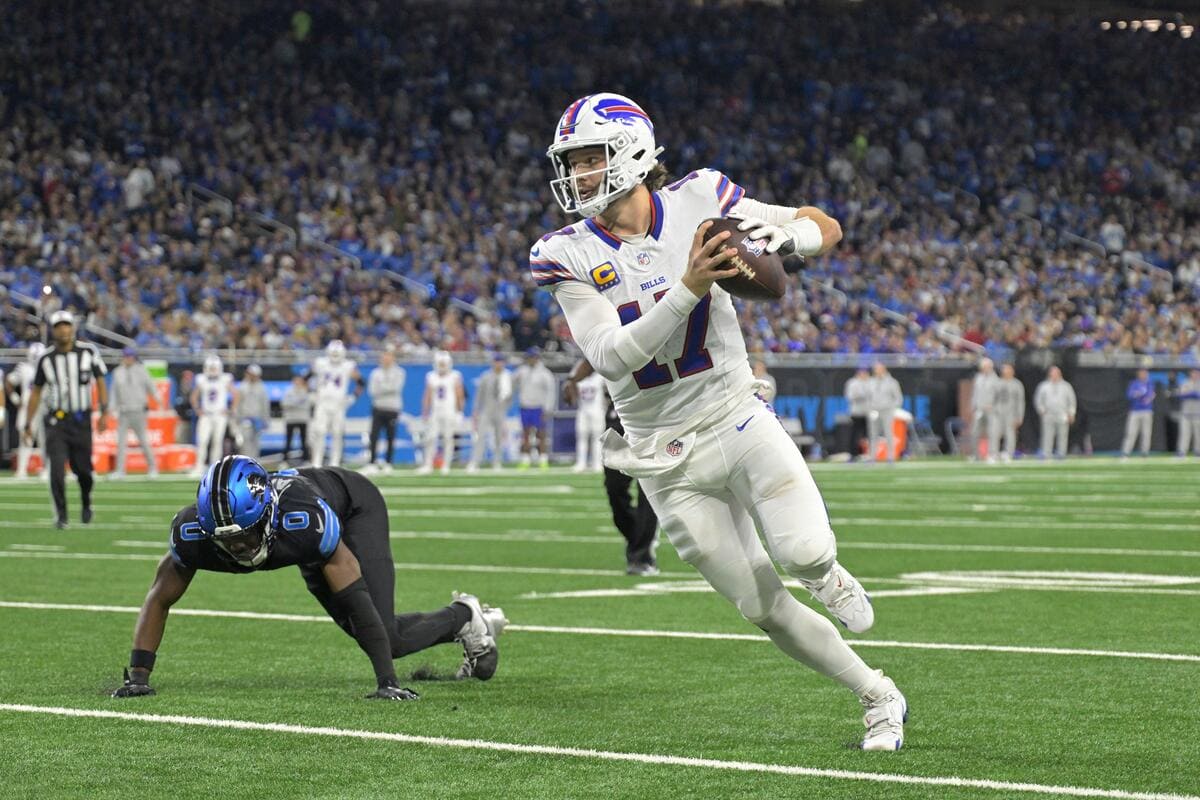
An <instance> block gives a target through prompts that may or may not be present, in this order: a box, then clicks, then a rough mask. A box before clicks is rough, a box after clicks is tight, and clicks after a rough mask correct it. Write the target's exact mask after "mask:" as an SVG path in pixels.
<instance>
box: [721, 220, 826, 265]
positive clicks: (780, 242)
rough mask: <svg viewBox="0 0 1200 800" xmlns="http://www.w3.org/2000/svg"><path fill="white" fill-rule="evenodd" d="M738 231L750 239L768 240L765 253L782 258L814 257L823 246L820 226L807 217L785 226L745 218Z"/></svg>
mask: <svg viewBox="0 0 1200 800" xmlns="http://www.w3.org/2000/svg"><path fill="white" fill-rule="evenodd" d="M730 216H733V215H730ZM738 230H739V231H749V236H750V238H751V239H768V240H769V241H768V242H767V247H766V250H767V252H768V253H776V252H778V253H779V254H780V255H783V256H786V255H790V254H792V253H796V254H797V255H802V256H815V255H816V254H817V253H819V252H821V246H822V245H823V244H824V239H823V237H822V236H821V228H820V226H818V225H817V223H815V222H813V221H812V220H811V219H809V218H808V217H801V218H799V219H794V220H792V221H791V222H788V223H787V224H785V225H772V224H771V223H769V222H767V221H766V220H764V219H759V218H758V217H745V218H743V219H742V221H741V223H740V224H739V225H738Z"/></svg>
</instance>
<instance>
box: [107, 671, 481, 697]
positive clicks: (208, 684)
mask: <svg viewBox="0 0 1200 800" xmlns="http://www.w3.org/2000/svg"><path fill="white" fill-rule="evenodd" d="M407 680H409V681H445V682H450V683H454V682H457V681H460V680H464V679H463V678H459V677H458V676H457V675H456V674H455V673H454V672H446V671H442V670H439V669H437V668H436V667H434V666H433V665H431V664H422V665H421V666H419V667H417V668H416V669H414V670H413V671H412V672H410V673H408V678H407ZM250 683H254V682H253V681H246V680H245V679H243V678H236V679H234V678H230V679H228V680H223V679H221V678H211V679H205V680H201V681H193V682H192V684H191V685H192V687H193V688H197V689H204V690H206V691H211V690H213V689H217V688H223V687H224V688H227V687H228V686H230V685H232V684H236V685H238V686H241V687H245V686H247V685H248V684H250ZM258 683H259V685H260V686H262V687H271V686H276V685H278V684H277V683H276V682H275V681H273V680H265V679H264V680H261V681H259V682H258ZM120 686H121V681H120V679H118V680H116V681H114V682H111V683H110V682H105V683H102V684H100V685H99V686H98V687H97V693H98V694H99V695H101V696H102V697H111V696H112V693H113V692H114V691H116V689H118V688H119V687H120Z"/></svg>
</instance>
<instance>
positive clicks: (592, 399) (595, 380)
mask: <svg viewBox="0 0 1200 800" xmlns="http://www.w3.org/2000/svg"><path fill="white" fill-rule="evenodd" d="M578 388H579V414H580V416H586V417H599V418H601V419H603V418H604V411H605V408H604V407H605V405H606V403H605V402H604V378H603V377H601V375H600V374H599V373H596V372H593V373H592V374H591V375H588V376H587V377H586V378H584V379H583V380H581V381H580V382H579V387H578Z"/></svg>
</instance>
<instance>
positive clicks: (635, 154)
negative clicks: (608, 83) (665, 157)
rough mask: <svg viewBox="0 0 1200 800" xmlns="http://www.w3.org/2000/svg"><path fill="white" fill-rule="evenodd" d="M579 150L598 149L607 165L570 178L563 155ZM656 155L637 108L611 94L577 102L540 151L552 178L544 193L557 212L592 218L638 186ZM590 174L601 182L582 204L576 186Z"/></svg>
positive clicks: (651, 126)
mask: <svg viewBox="0 0 1200 800" xmlns="http://www.w3.org/2000/svg"><path fill="white" fill-rule="evenodd" d="M582 147H604V148H605V153H606V155H607V164H606V165H605V166H604V167H603V168H602V169H599V170H594V171H592V172H581V173H579V174H578V175H573V174H572V173H571V165H570V163H569V162H568V160H567V153H568V152H570V151H571V150H578V149H580V148H582ZM662 151H663V148H661V147H656V146H655V143H654V124H653V123H651V122H650V117H648V116H647V115H646V112H645V111H643V110H642V109H641V106H639V105H638V104H637V103H635V102H633V101H632V100H630V99H629V98H628V97H623V96H621V95H619V94H612V93H611V92H602V93H600V94H590V95H588V96H587V97H581V98H579V99H578V100H576V101H575V102H574V103H571V105H569V106H567V110H566V111H565V112H563V115H562V118H561V119H559V121H558V127H557V128H556V129H555V131H554V143H553V144H552V145H550V147H549V148H548V149H547V150H546V155H547V156H549V157H550V161H551V163H553V164H554V172H555V174H556V175H557V176H558V177H557V178H555V179H554V180H552V181H550V189H551V190H552V191H553V192H554V199H555V200H557V201H558V204H559V205H560V206H562V209H563V211H566V212H567V213H568V214H578V215H579V216H581V217H594V216H596V215H597V214H599V213H601V212H602V211H604V209H606V208H608V207H609V205H611V204H612V202H613V201H614V200H616V199H617V198H618V197H620V196H621V195H623V194H625V193H626V192H628V191H629V190H630V189H632V188H633V187H635V186H637V185H638V184H639V183H641V182H642V179H643V178H645V177H646V174H647V173H649V172H650V170H651V169H653V168H654V165H655V164H657V163H658V156H659V154H660V153H662ZM595 174H600V175H601V177H602V178H603V180H602V181H601V184H600V187H599V188H598V189H597V190H596V192H595V194H593V195H591V196H590V197H588V198H586V199H585V198H583V197H581V196H580V193H579V185H578V183H577V180H578V178H581V177H584V176H585V175H595Z"/></svg>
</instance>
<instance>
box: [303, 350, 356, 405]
mask: <svg viewBox="0 0 1200 800" xmlns="http://www.w3.org/2000/svg"><path fill="white" fill-rule="evenodd" d="M357 369H358V366H357V365H356V364H355V363H354V362H353V361H351V360H350V359H342V360H341V361H338V362H336V363H335V362H334V361H333V360H332V359H330V358H328V357H327V356H321V357H319V358H318V359H317V360H316V361H314V362H313V381H315V383H316V390H317V403H318V404H319V405H324V406H331V407H334V408H337V407H345V405H346V396H347V392H348V390H349V389H350V384H351V383H352V382H353V380H354V372H355V371H356V370H357Z"/></svg>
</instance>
